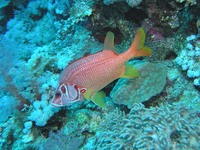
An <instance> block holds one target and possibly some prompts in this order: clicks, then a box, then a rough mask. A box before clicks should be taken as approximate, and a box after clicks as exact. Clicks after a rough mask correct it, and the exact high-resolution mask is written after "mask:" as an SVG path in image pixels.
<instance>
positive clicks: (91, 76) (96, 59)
mask: <svg viewBox="0 0 200 150" xmlns="http://www.w3.org/2000/svg"><path fill="white" fill-rule="evenodd" d="M145 36H146V35H145V32H144V30H143V29H142V28H140V29H138V31H137V33H136V35H135V38H134V40H133V42H132V44H131V46H130V48H129V49H128V50H127V51H125V52H124V53H121V54H116V53H115V52H114V34H113V33H112V32H108V33H107V35H106V38H105V41H104V50H102V51H100V52H98V53H95V54H91V55H89V56H86V57H83V58H80V59H78V60H76V61H74V62H73V63H71V64H69V65H68V66H67V67H66V68H65V69H64V70H63V72H62V73H61V75H60V78H59V85H58V88H57V91H56V93H55V95H54V97H53V99H52V101H51V102H52V105H54V106H67V105H70V104H72V103H75V102H77V101H81V100H84V99H86V100H92V101H93V102H94V103H95V104H97V105H98V106H100V107H105V106H106V105H105V102H104V98H105V96H106V95H105V93H104V92H103V91H100V90H101V89H103V88H104V87H105V86H106V85H108V84H109V83H111V82H112V81H114V80H115V79H118V78H136V77H138V76H139V73H138V71H137V69H135V68H134V67H133V66H131V65H129V64H127V63H126V62H127V61H128V60H129V59H131V58H133V57H139V56H150V55H151V53H152V51H151V49H150V48H149V47H146V46H144V42H145Z"/></svg>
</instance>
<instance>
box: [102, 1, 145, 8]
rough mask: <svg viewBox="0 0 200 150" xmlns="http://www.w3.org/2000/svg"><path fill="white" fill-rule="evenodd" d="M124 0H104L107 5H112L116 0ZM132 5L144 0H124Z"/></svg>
mask: <svg viewBox="0 0 200 150" xmlns="http://www.w3.org/2000/svg"><path fill="white" fill-rule="evenodd" d="M121 1H122V0H104V1H103V2H104V4H106V5H110V4H113V3H115V2H121ZM124 1H125V2H126V3H127V4H128V5H129V6H130V7H136V6H138V5H139V4H140V3H141V2H142V0H124Z"/></svg>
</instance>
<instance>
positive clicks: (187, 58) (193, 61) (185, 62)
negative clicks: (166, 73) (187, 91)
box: [176, 35, 200, 86]
mask: <svg viewBox="0 0 200 150" xmlns="http://www.w3.org/2000/svg"><path fill="white" fill-rule="evenodd" d="M186 43H187V44H186V47H185V48H184V49H183V50H182V51H181V52H180V54H179V55H178V57H177V58H176V62H177V64H178V65H180V66H181V67H182V70H184V71H187V76H188V77H189V78H194V85H196V86H200V40H199V36H198V35H197V36H196V35H191V36H188V37H187V39H186Z"/></svg>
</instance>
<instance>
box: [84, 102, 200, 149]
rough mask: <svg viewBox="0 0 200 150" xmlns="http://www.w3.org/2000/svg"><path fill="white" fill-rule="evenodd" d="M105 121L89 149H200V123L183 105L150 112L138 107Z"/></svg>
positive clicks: (155, 108)
mask: <svg viewBox="0 0 200 150" xmlns="http://www.w3.org/2000/svg"><path fill="white" fill-rule="evenodd" d="M111 118H112V119H111ZM104 119H105V120H104ZM104 119H103V120H104V121H103V122H102V125H101V129H99V131H98V132H97V133H96V135H95V136H94V137H92V138H90V139H89V142H88V144H87V145H86V149H90V150H92V149H94V147H95V148H96V149H199V148H200V145H199V143H198V141H199V140H200V139H199V131H200V128H199V126H198V124H199V123H200V119H199V117H198V116H197V114H196V113H195V111H193V110H190V109H189V108H185V107H184V106H183V105H178V104H176V105H173V106H170V105H169V106H165V105H162V106H160V107H154V108H150V109H147V108H145V107H144V105H141V104H135V105H134V106H133V108H132V109H131V111H130V113H129V114H128V115H125V114H124V113H123V112H120V111H119V110H115V111H113V112H112V113H109V114H107V115H106V116H105V118H104ZM194 129H195V132H194Z"/></svg>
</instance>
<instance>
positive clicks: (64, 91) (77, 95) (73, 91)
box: [52, 84, 86, 107]
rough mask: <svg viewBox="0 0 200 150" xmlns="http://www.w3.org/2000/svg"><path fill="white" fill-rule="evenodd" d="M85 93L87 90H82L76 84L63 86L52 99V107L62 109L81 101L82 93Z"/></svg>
mask: <svg viewBox="0 0 200 150" xmlns="http://www.w3.org/2000/svg"><path fill="white" fill-rule="evenodd" d="M85 91H86V89H85V88H81V89H80V88H79V87H78V86H77V85H76V84H73V85H65V84H62V85H60V86H59V87H58V90H57V92H56V94H55V95H54V97H53V99H52V105H54V106H57V107H62V106H68V105H70V104H71V103H74V102H77V101H80V100H82V93H84V92H85Z"/></svg>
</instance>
